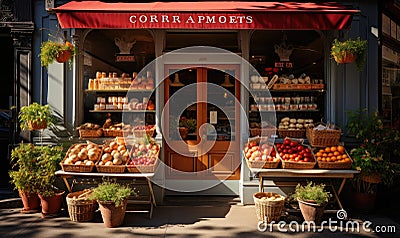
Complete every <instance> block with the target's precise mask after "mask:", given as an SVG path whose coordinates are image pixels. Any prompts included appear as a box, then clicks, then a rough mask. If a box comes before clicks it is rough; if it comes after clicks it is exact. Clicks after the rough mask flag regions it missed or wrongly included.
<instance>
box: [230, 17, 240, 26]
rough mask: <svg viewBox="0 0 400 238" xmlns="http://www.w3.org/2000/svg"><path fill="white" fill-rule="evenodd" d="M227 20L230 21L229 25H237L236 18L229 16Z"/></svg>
mask: <svg viewBox="0 0 400 238" xmlns="http://www.w3.org/2000/svg"><path fill="white" fill-rule="evenodd" d="M229 19H230V20H229V23H231V24H232V23H238V22H237V19H236V16H230V17H229Z"/></svg>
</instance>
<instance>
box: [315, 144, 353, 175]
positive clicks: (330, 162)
mask: <svg viewBox="0 0 400 238" xmlns="http://www.w3.org/2000/svg"><path fill="white" fill-rule="evenodd" d="M315 157H316V159H317V163H318V168H320V169H350V168H351V166H352V163H353V160H352V159H351V157H350V156H349V154H348V153H347V151H346V150H345V148H344V147H343V146H341V145H338V146H327V147H325V148H320V149H316V153H315Z"/></svg>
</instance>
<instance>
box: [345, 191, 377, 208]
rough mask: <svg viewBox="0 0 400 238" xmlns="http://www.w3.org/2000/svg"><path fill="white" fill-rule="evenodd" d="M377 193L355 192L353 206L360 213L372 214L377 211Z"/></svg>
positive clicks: (352, 195)
mask: <svg viewBox="0 0 400 238" xmlns="http://www.w3.org/2000/svg"><path fill="white" fill-rule="evenodd" d="M375 204H376V193H373V194H371V193H361V192H356V191H353V193H352V194H351V206H352V207H353V208H354V209H355V210H358V211H362V212H370V211H372V210H374V209H375Z"/></svg>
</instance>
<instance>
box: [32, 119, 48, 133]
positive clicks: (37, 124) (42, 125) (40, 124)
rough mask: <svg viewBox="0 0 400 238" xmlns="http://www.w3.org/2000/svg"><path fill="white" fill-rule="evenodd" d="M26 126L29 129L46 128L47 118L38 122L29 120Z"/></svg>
mask: <svg viewBox="0 0 400 238" xmlns="http://www.w3.org/2000/svg"><path fill="white" fill-rule="evenodd" d="M28 127H29V130H30V131H34V130H41V129H46V128H47V120H43V121H40V122H32V121H29V122H28Z"/></svg>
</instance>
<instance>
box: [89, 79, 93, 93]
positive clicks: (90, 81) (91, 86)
mask: <svg viewBox="0 0 400 238" xmlns="http://www.w3.org/2000/svg"><path fill="white" fill-rule="evenodd" d="M88 89H89V90H93V89H94V80H93V79H89V83H88Z"/></svg>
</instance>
